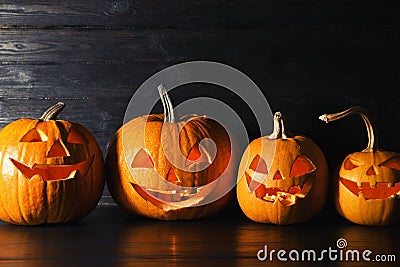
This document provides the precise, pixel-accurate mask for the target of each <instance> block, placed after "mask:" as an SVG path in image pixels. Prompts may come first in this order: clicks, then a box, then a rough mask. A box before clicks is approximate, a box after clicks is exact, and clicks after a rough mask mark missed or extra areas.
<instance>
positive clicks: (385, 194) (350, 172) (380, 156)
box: [339, 152, 400, 200]
mask: <svg viewBox="0 0 400 267" xmlns="http://www.w3.org/2000/svg"><path fill="white" fill-rule="evenodd" d="M399 171H400V155H398V154H395V153H392V154H391V155H387V154H384V153H380V152H375V153H367V152H357V153H353V154H351V155H349V156H348V157H347V158H346V159H345V160H344V162H343V164H342V168H341V170H340V174H339V175H340V178H339V181H340V183H341V184H342V185H343V186H344V187H346V188H347V189H348V190H349V191H350V192H351V193H352V194H353V195H354V196H357V197H362V198H364V199H365V200H369V199H386V198H391V197H395V196H396V195H398V196H399V195H400V172H399Z"/></svg>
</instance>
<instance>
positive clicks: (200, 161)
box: [131, 144, 211, 208]
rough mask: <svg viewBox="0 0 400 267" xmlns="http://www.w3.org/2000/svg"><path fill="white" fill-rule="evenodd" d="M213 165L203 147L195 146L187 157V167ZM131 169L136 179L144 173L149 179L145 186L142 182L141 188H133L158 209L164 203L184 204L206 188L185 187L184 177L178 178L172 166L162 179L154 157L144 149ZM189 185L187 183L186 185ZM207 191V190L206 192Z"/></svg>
mask: <svg viewBox="0 0 400 267" xmlns="http://www.w3.org/2000/svg"><path fill="white" fill-rule="evenodd" d="M210 164H211V161H210V159H209V157H208V156H207V154H206V151H205V149H204V148H203V147H202V146H199V145H197V144H196V145H195V146H194V147H193V148H192V149H191V150H190V153H189V155H188V156H187V162H186V163H185V166H186V167H189V168H193V167H194V168H195V166H194V165H197V166H198V167H201V166H204V165H205V166H208V165H210ZM131 167H132V169H134V173H135V174H136V177H138V176H143V175H144V173H151V175H150V176H149V175H146V176H145V177H147V178H150V177H151V179H147V182H146V183H145V185H143V182H142V181H141V183H140V184H141V185H140V186H139V185H138V184H137V182H136V181H135V182H133V183H132V186H133V188H134V189H135V190H136V191H137V192H138V193H139V194H140V195H141V196H142V197H143V198H146V199H148V200H150V202H151V203H153V204H154V205H156V206H158V207H160V208H161V207H163V206H164V205H163V204H164V203H174V202H175V203H176V202H183V201H186V200H188V199H191V198H193V197H195V196H196V195H198V193H200V192H201V191H202V190H203V189H204V187H202V186H199V187H191V186H184V185H183V183H184V182H183V180H182V179H184V178H183V177H178V176H177V175H176V173H175V171H174V167H173V166H170V167H169V169H168V171H167V174H166V176H165V177H161V176H160V175H159V174H158V172H157V170H156V169H155V166H154V162H153V159H152V157H151V156H150V155H149V153H148V152H146V151H145V150H144V149H143V148H142V149H140V150H139V151H138V152H137V154H136V155H135V157H134V159H133V160H132V162H131ZM186 184H187V183H186ZM206 191H207V190H206ZM201 195H203V194H201Z"/></svg>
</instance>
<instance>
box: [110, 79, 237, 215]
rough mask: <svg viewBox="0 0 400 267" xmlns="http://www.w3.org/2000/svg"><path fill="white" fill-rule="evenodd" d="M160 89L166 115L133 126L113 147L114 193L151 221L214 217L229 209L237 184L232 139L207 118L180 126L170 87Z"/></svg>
mask: <svg viewBox="0 0 400 267" xmlns="http://www.w3.org/2000/svg"><path fill="white" fill-rule="evenodd" d="M158 89H159V93H160V96H161V100H162V103H163V106H164V114H150V115H145V116H141V117H138V118H135V119H133V120H131V121H129V122H128V123H126V124H124V125H123V126H122V127H121V128H120V129H119V130H118V131H117V133H116V134H115V136H114V138H113V141H112V142H111V144H110V146H109V151H108V154H107V158H106V170H107V184H108V187H109V190H110V193H111V195H112V196H113V199H114V200H115V201H116V202H117V203H118V204H119V205H120V206H121V207H123V208H125V209H126V210H128V211H130V212H132V213H135V214H140V215H143V216H147V217H151V218H156V219H165V220H180V219H194V218H199V217H204V216H208V215H211V214H213V213H215V212H217V211H218V210H220V209H221V208H222V207H223V206H225V205H226V204H227V201H228V200H229V194H227V192H229V190H230V188H229V187H233V186H232V185H233V184H234V178H233V174H232V172H233V162H232V160H231V158H232V151H231V141H230V138H229V135H228V133H227V132H226V131H225V129H224V127H222V126H221V125H220V124H219V123H218V122H216V121H215V120H212V119H210V118H207V117H205V116H202V117H199V116H194V117H187V116H186V117H182V118H181V119H180V120H179V121H175V116H174V111H173V108H172V103H171V100H170V99H169V97H168V95H167V92H166V89H165V87H163V86H162V85H160V86H159V88H158ZM211 140H212V141H211ZM210 141H211V142H210ZM212 144H215V147H213V145H212Z"/></svg>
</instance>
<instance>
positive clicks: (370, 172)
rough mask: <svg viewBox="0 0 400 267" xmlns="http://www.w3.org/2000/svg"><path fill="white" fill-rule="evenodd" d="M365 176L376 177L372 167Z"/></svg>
mask: <svg viewBox="0 0 400 267" xmlns="http://www.w3.org/2000/svg"><path fill="white" fill-rule="evenodd" d="M367 175H368V176H371V175H376V172H375V169H374V166H371V167H369V169H368V171H367Z"/></svg>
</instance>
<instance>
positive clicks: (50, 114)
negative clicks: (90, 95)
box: [39, 102, 65, 121]
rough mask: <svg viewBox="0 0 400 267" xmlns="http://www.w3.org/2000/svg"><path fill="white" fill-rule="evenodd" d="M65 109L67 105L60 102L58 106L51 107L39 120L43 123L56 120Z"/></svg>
mask: <svg viewBox="0 0 400 267" xmlns="http://www.w3.org/2000/svg"><path fill="white" fill-rule="evenodd" d="M64 108H65V104H64V103H63V102H58V103H57V104H55V105H53V106H51V107H49V108H48V109H47V110H46V111H45V112H44V113H43V115H42V116H41V117H40V119H39V120H42V121H50V120H55V119H56V118H57V116H58V114H60V113H61V111H62V110H63V109H64Z"/></svg>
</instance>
